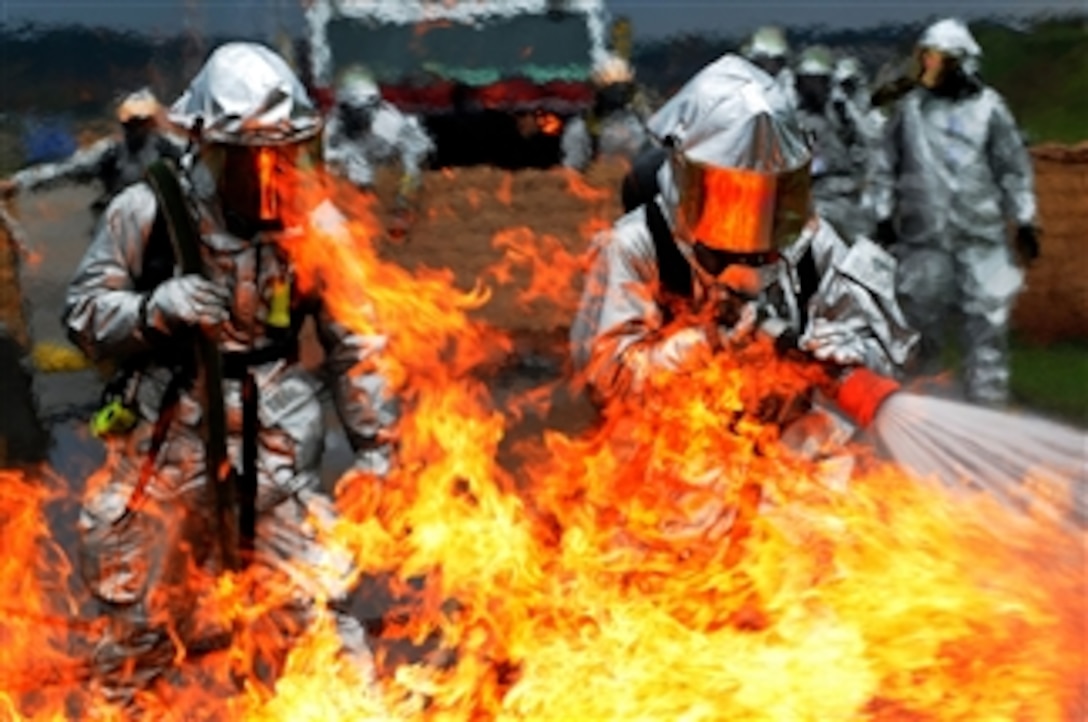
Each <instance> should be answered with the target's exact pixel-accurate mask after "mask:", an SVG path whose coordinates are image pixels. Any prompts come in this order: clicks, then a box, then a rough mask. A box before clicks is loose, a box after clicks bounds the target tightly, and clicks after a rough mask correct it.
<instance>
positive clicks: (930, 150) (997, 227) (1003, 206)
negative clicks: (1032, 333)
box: [872, 23, 1036, 404]
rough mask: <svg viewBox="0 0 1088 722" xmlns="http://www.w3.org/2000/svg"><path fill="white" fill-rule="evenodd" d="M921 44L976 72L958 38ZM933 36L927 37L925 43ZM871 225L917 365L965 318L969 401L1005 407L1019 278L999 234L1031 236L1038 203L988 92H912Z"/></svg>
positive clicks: (881, 162)
mask: <svg viewBox="0 0 1088 722" xmlns="http://www.w3.org/2000/svg"><path fill="white" fill-rule="evenodd" d="M934 27H935V28H937V29H938V30H946V31H950V32H948V33H946V34H943V37H936V38H932V39H930V40H927V41H926V42H927V44H934V45H937V46H939V47H938V48H937V49H939V50H941V49H943V51H946V52H948V53H950V54H953V55H955V56H962V63H963V65H964V66H965V69H968V68H970V67H971V66H973V65H974V64H977V58H978V52H977V51H978V46H977V45H975V43H974V39H973V38H971V36H970V34H969V32H968V31H967V29H966V27H964V26H962V25H958V27H957V24H948V23H943V24H940V25H935V26H934ZM931 35H932V33H931ZM872 193H873V200H872V205H873V207H874V209H875V211H876V214H877V218H878V220H885V219H887V220H890V221H893V222H894V226H895V230H896V236H897V241H896V246H895V252H896V255H897V256H898V258H899V274H898V280H897V288H898V293H899V297H900V301H901V303H902V305H903V310H904V311H905V312H906V314H907V318H908V319H909V320H910V322H911V324H912V325H914V326H915V327H916V328H917V329H918V330H919V331H921V332H922V356H923V361H924V362H926V364H927V366H926V367H925V368H924V370H927V371H930V370H935V366H936V364H938V363H939V361H940V356H941V348H942V346H943V340H944V334H945V326H946V322H947V320H948V318H949V316H950V315H951V314H953V313H958V314H960V315H961V316H962V326H961V335H962V342H963V351H964V360H963V371H964V377H965V378H964V381H965V387H966V389H965V390H966V393H967V396H968V398H970V399H972V400H975V401H979V402H983V403H992V404H1003V403H1005V402H1006V401H1007V399H1008V382H1009V361H1008V327H1009V318H1010V314H1011V311H1012V306H1013V303H1014V301H1015V299H1016V296H1017V294H1018V292H1019V291H1020V289H1021V287H1022V285H1023V277H1024V274H1023V271H1022V270H1021V269H1020V268H1019V267H1018V266H1017V265H1016V263H1015V262H1014V261H1013V258H1012V255H1011V252H1010V243H1009V236H1008V227H1007V225H1006V224H1007V223H1009V222H1010V221H1011V222H1014V223H1016V224H1018V225H1020V226H1031V225H1034V224H1035V222H1036V203H1035V195H1034V180H1033V171H1032V166H1031V159H1030V157H1029V155H1028V153H1027V150H1026V149H1025V147H1024V142H1023V139H1022V138H1021V136H1020V133H1019V131H1018V129H1017V126H1016V122H1015V120H1014V119H1013V116H1012V114H1011V113H1010V111H1009V109H1008V107H1007V106H1006V105H1005V102H1004V100H1003V99H1002V98H1001V96H1000V95H999V94H998V93H997V92H996V91H994V90H993V89H992V88H989V87H985V86H982V85H981V83H979V85H978V89H977V92H973V93H970V94H968V95H966V96H964V97H959V98H949V97H941V96H939V95H938V94H935V93H934V92H932V91H931V90H929V89H927V88H924V87H917V88H915V89H914V90H912V91H910V92H909V93H908V94H907V95H906V96H905V97H903V98H902V99H901V100H900V101H899V103H898V105H897V106H896V108H895V112H894V115H893V116H892V118H891V119H890V121H889V124H888V128H887V133H886V142H885V144H884V146H883V149H882V152H881V153H880V154H879V156H878V158H877V165H876V168H875V170H874V176H873V180H872Z"/></svg>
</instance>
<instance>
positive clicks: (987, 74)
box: [972, 18, 1088, 143]
mask: <svg viewBox="0 0 1088 722" xmlns="http://www.w3.org/2000/svg"><path fill="white" fill-rule="evenodd" d="M972 31H973V32H974V33H975V35H976V38H977V39H978V43H979V45H981V46H982V49H983V59H982V74H983V77H984V78H985V80H986V82H988V83H989V84H991V85H992V86H993V87H994V88H996V89H997V90H998V91H999V92H1000V93H1001V94H1002V95H1003V96H1004V97H1005V99H1006V100H1007V101H1008V103H1009V107H1010V108H1011V109H1012V112H1013V115H1015V116H1016V119H1017V121H1018V122H1019V124H1020V126H1021V127H1022V128H1023V129H1024V130H1025V131H1026V132H1027V134H1028V137H1029V139H1030V141H1031V142H1033V143H1038V142H1043V141H1057V142H1062V143H1075V142H1078V141H1082V140H1085V139H1088V21H1085V20H1084V19H1082V18H1066V19H1061V20H1049V21H1044V22H1040V23H1038V24H1037V25H1035V26H1034V27H1033V28H1032V29H1031V31H1030V32H1028V33H1024V32H1018V31H1016V30H1012V29H1010V28H1008V27H1005V26H1001V25H994V24H987V23H980V24H978V25H974V26H973V27H972Z"/></svg>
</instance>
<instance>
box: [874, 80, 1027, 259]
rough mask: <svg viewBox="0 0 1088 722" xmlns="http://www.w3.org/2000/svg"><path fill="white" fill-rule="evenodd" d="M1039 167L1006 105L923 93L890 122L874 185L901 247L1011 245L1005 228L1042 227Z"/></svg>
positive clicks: (877, 204) (878, 205)
mask: <svg viewBox="0 0 1088 722" xmlns="http://www.w3.org/2000/svg"><path fill="white" fill-rule="evenodd" d="M1033 184H1034V180H1033V172H1032V166H1031V160H1030V157H1029V156H1028V153H1027V150H1026V148H1025V147H1024V142H1023V139H1022V138H1021V136H1020V133H1019V131H1018V130H1017V127H1016V122H1015V120H1014V119H1013V117H1012V114H1011V113H1010V112H1009V109H1008V107H1007V106H1006V105H1005V102H1004V100H1002V98H1001V96H1000V95H998V93H997V92H995V91H994V90H993V89H991V88H983V89H982V90H981V91H980V92H978V93H976V94H975V95H972V96H970V97H968V98H965V99H959V100H951V99H947V98H942V97H938V96H936V95H934V94H932V93H931V92H929V91H928V90H926V89H924V88H916V89H915V90H913V91H911V92H910V93H909V94H908V95H906V96H905V97H904V98H903V99H902V100H901V101H900V103H899V105H898V106H897V108H896V111H895V113H894V114H893V116H892V117H891V119H890V120H889V122H888V127H887V131H886V138H885V143H884V144H883V147H882V150H881V152H880V153H879V154H878V156H877V158H876V162H875V167H874V170H873V178H872V180H871V183H870V185H871V193H872V200H871V204H872V207H873V209H874V211H875V213H876V215H877V218H878V219H887V218H894V219H895V221H896V223H897V227H898V228H897V230H898V234H899V238H900V240H901V241H904V242H907V243H913V244H927V245H928V244H933V245H936V246H940V247H945V246H947V244H948V243H949V242H950V239H951V237H952V236H954V235H964V236H967V237H969V238H978V239H980V240H988V241H989V242H991V243H1004V242H1005V238H1006V234H1005V223H1006V221H1007V220H1011V221H1013V222H1015V223H1018V224H1032V223H1034V222H1035V220H1036V205H1035V194H1034V190H1033Z"/></svg>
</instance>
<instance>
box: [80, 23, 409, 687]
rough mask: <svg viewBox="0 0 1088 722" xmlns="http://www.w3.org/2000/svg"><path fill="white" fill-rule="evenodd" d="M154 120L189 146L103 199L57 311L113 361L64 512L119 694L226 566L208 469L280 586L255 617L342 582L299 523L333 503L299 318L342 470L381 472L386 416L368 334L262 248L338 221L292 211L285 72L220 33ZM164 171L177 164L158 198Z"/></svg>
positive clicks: (167, 645)
mask: <svg viewBox="0 0 1088 722" xmlns="http://www.w3.org/2000/svg"><path fill="white" fill-rule="evenodd" d="M169 114H170V119H171V121H172V122H174V123H175V124H177V125H178V126H180V127H183V128H186V129H188V130H189V132H190V133H191V134H192V138H193V144H192V150H191V152H190V153H188V154H187V155H186V156H185V157H184V158H183V162H182V164H181V168H180V170H179V172H178V173H177V174H176V175H173V176H163V175H162V173H163V172H165V171H168V169H167V168H166V167H165V166H161V165H160V166H157V167H155V168H153V169H152V171H153V174H152V175H150V176H149V177H148V181H147V182H138V183H136V184H134V185H132V186H130V187H129V188H127V189H126V190H124V191H122V192H121V193H120V194H119V195H118V196H117V197H116V198H114V200H113V201H112V202H111V203H110V204H109V206H108V207H107V208H106V210H105V214H104V217H103V222H102V223H100V224H99V228H98V231H97V234H96V236H95V238H94V241H93V243H92V245H91V246H90V248H89V249H88V251H87V253H86V254H85V256H84V258H83V260H82V262H81V264H80V266H79V268H78V270H77V272H76V274H75V277H74V278H73V280H72V282H71V284H70V286H69V288H68V293H67V299H66V303H65V308H64V323H65V325H66V326H67V329H68V332H69V336H70V337H71V338H72V340H73V341H74V342H75V343H76V344H77V345H78V346H79V347H80V348H81V349H83V350H84V351H85V352H86V353H87V354H88V355H89V356H90V357H91V358H93V359H97V360H112V361H115V362H117V363H118V365H119V366H120V367H121V369H122V370H123V374H122V377H121V383H120V384H119V388H120V389H121V391H120V392H119V396H118V398H117V399H116V400H115V402H116V404H117V406H116V408H115V409H114V413H112V414H111V416H110V419H112V420H118V419H120V420H121V423H118V424H112V425H111V426H110V427H108V428H106V429H102V430H99V431H101V433H102V435H103V437H104V439H105V441H106V443H107V445H108V447H109V448H110V449H111V453H110V454H109V460H108V461H107V464H106V466H105V467H104V468H103V469H102V470H101V471H100V472H98V473H97V474H95V476H94V477H92V479H91V480H90V482H89V484H88V487H87V489H88V491H87V494H86V496H85V498H84V501H83V506H82V509H81V512H80V516H79V532H80V540H81V560H82V567H81V568H82V572H83V576H84V578H85V580H86V583H87V586H88V588H89V589H90V590H91V592H92V593H93V594H94V595H95V597H96V598H97V599H98V600H99V601H100V602H101V604H102V607H103V610H104V612H105V613H106V614H107V615H108V616H109V618H110V620H111V625H110V627H109V628H108V629H107V631H106V634H105V637H104V638H103V639H102V640H101V642H100V644H99V645H98V647H97V649H96V651H95V657H94V661H95V672H96V679H97V686H98V687H99V688H100V689H101V690H102V692H103V693H104V694H106V695H107V697H108V698H109V699H113V700H116V701H117V702H118V703H122V704H129V703H131V702H132V700H133V697H134V695H135V693H136V692H137V691H138V690H139V689H140V688H142V687H145V686H146V685H149V684H150V683H151V682H152V681H153V680H155V679H156V678H158V677H159V676H160V675H162V673H163V672H164V671H165V670H167V669H168V668H169V667H170V665H171V664H172V660H174V659H175V657H176V655H177V653H178V650H177V648H176V645H175V640H177V639H181V640H185V641H188V639H189V635H190V634H193V633H194V632H193V625H194V619H195V616H194V608H195V602H194V595H195V594H196V592H195V591H194V589H193V588H191V587H190V586H189V585H190V584H191V583H192V577H193V576H194V575H193V574H192V571H193V570H204V571H211V572H214V571H216V570H217V569H219V568H221V567H222V566H223V565H224V564H228V563H229V562H227V560H226V557H227V556H228V554H226V553H225V552H224V549H229V548H231V547H226V546H222V543H223V541H224V539H228V536H227V529H224V528H223V526H222V525H221V522H222V521H223V520H222V518H218V519H217V517H216V514H215V510H216V509H217V508H218V507H217V506H216V504H214V503H213V501H212V499H213V497H214V493H213V491H212V490H211V489H212V488H218V487H217V486H216V485H217V484H219V483H228V482H221V481H220V480H219V479H218V477H219V476H220V475H221V474H223V470H224V468H232V469H233V471H232V472H231V474H230V476H231V478H232V480H233V481H232V482H230V483H234V482H237V484H238V486H237V489H238V492H237V493H238V495H239V500H238V505H239V514H240V515H241V516H240V517H239V519H240V521H238V522H237V524H238V530H239V532H238V533H239V537H240V539H239V541H240V543H242V544H243V550H242V552H243V556H244V558H245V560H246V561H248V562H249V564H250V567H251V570H254V571H256V572H257V573H258V574H260V575H262V576H261V577H260V578H262V579H263V578H265V576H263V575H266V574H267V578H269V579H274V580H275V581H276V584H277V586H276V589H280V590H290V594H288V595H287V596H285V603H286V604H287V608H285V609H283V610H273V611H272V612H271V613H272V614H273V615H279V614H283V615H286V616H284V617H282V619H290V620H293V621H291V622H290V623H287V624H286V626H285V627H283V628H291V627H293V628H296V629H297V628H299V627H298V626H297V625H298V624H300V623H305V622H306V621H307V620H309V619H310V618H312V617H313V616H314V615H316V614H321V613H323V612H326V611H329V610H326V609H325V607H324V606H320V607H319V606H318V605H317V604H316V603H315V600H317V599H320V600H323V602H327V603H329V604H335V603H336V602H338V601H339V600H342V599H343V598H344V596H345V594H346V593H347V591H348V585H349V584H351V583H353V581H354V570H353V563H352V560H351V558H350V555H348V554H346V553H345V552H341V551H337V550H334V549H332V548H329V547H327V546H325V545H324V544H323V543H322V542H321V541H320V540H319V538H318V536H317V533H316V530H317V529H318V528H319V527H321V526H323V525H326V524H329V523H331V522H332V521H333V507H332V503H331V501H330V500H329V499H328V497H327V496H326V495H325V494H324V493H323V492H322V491H321V490H320V488H319V482H320V478H319V472H320V462H321V449H322V446H323V442H324V436H325V431H324V417H325V415H324V413H323V411H322V404H321V401H320V397H319V393H320V389H319V385H318V383H317V381H316V380H315V378H314V377H313V376H311V375H310V374H309V373H307V372H306V371H305V370H304V369H303V368H302V366H301V365H300V362H299V340H298V337H299V330H300V326H301V324H302V322H303V321H304V320H305V319H311V318H312V319H313V320H314V322H315V323H316V326H317V329H318V336H319V338H320V339H321V342H322V344H323V346H324V349H325V364H326V371H327V372H328V375H327V378H328V379H329V382H330V383H331V384H332V386H333V388H332V391H333V393H332V397H333V400H334V401H335V403H336V405H337V407H338V411H339V415H340V418H341V420H342V423H343V425H344V427H345V430H346V432H347V436H348V439H349V441H350V442H351V445H352V447H353V449H354V450H355V464H356V468H358V469H360V470H361V471H364V472H367V473H369V474H371V475H373V476H375V477H380V476H382V475H383V474H385V473H387V471H388V469H389V467H390V464H391V463H392V456H391V454H392V452H391V448H390V434H391V432H390V429H391V427H392V425H393V424H394V423H395V420H396V405H395V400H394V399H393V398H391V396H390V392H389V390H388V388H387V386H386V383H385V381H384V379H383V377H382V375H381V374H380V373H379V371H378V369H377V363H378V358H379V356H380V354H381V350H382V348H383V345H384V339H383V337H382V336H380V335H373V336H362V335H358V334H356V333H353V332H351V331H349V330H348V329H347V328H345V327H344V326H343V325H341V324H339V323H338V322H337V321H336V320H335V319H334V318H332V317H331V316H330V312H329V309H328V307H327V305H326V304H325V302H324V299H323V297H322V295H321V290H320V289H321V284H320V283H316V284H313V286H312V287H310V288H305V289H304V288H300V287H299V284H298V283H297V282H296V280H295V267H294V265H293V263H292V261H291V258H290V257H289V255H288V251H287V249H286V248H285V247H283V246H281V245H280V243H279V241H280V239H282V238H286V237H297V236H298V234H300V233H305V232H306V228H307V227H311V228H315V229H320V232H321V237H322V239H323V240H324V239H327V240H326V242H335V241H336V240H337V238H338V234H339V233H341V232H345V233H346V228H345V227H344V226H343V224H344V221H343V218H342V216H340V215H339V213H338V212H337V210H336V209H335V208H334V207H333V206H332V205H331V204H329V203H328V202H327V201H326V202H320V203H318V205H317V206H316V207H300V203H301V201H300V197H301V196H300V195H299V194H297V193H295V192H293V191H294V190H295V187H296V186H295V185H294V184H297V183H298V182H300V181H302V180H304V178H303V177H300V176H299V174H305V173H306V172H307V169H309V168H313V167H314V166H315V164H316V163H319V162H320V157H319V155H320V133H321V130H322V118H321V116H320V114H319V113H318V111H317V109H316V108H315V107H314V105H313V104H312V102H311V100H310V98H309V97H308V96H307V94H306V91H305V89H304V88H303V86H302V84H301V83H300V82H299V80H298V79H297V78H296V77H295V75H294V73H293V72H292V71H291V69H290V68H289V67H288V66H287V64H286V63H285V62H284V61H283V59H282V58H281V57H280V56H278V55H276V54H275V53H274V52H273V51H271V50H269V49H268V48H266V47H264V46H262V45H259V44H255V43H241V42H236V43H227V44H224V45H222V46H220V47H218V48H217V49H216V50H215V51H214V52H212V54H211V55H210V56H209V57H208V59H207V61H206V63H205V64H204V66H203V67H202V69H201V70H200V71H199V72H198V74H197V75H196V76H195V77H194V78H193V80H192V82H191V83H190V85H189V87H188V89H187V90H186V91H185V92H184V93H183V94H182V95H181V97H180V98H178V100H177V101H176V102H175V103H174V104H173V106H172V107H171V108H170V111H169ZM164 177H173V178H178V180H179V185H175V186H174V188H175V191H174V193H173V195H171V194H170V192H169V187H170V186H169V184H164V182H163V178H164ZM171 208H172V209H173V211H174V214H173V216H171ZM179 209H180V210H179ZM179 213H180V215H181V216H186V215H187V216H188V217H189V218H190V220H191V221H192V223H191V225H190V226H188V227H189V228H191V229H192V232H191V233H189V234H188V236H187V237H188V238H189V241H190V242H189V244H188V248H189V249H190V253H189V255H190V257H191V256H192V255H193V254H196V255H197V256H198V263H202V265H203V267H204V272H203V273H192V272H186V271H183V270H182V269H181V268H180V267H179V260H180V259H184V258H185V257H186V251H185V250H184V244H183V241H182V240H179V239H180V238H183V237H185V236H186V234H185V233H183V230H184V228H185V226H184V224H183V223H179V215H178V214H179ZM172 241H173V243H172ZM178 254H180V258H179V255H178ZM187 271H191V268H188V269H187ZM202 339H209V340H208V341H203V340H202ZM209 343H210V344H212V345H213V346H214V348H215V349H217V351H216V353H217V354H218V355H219V356H220V358H221V365H222V384H216V383H214V382H213V381H212V380H211V379H214V378H216V377H215V375H214V374H213V370H214V369H213V368H212V366H210V365H208V364H206V363H201V362H199V361H198V360H194V356H195V354H194V347H196V348H207V344H209ZM200 379H203V380H204V382H205V383H204V384H203V385H201V382H200ZM216 409H219V410H220V411H221V412H222V413H221V414H220V415H218V416H217V415H216ZM97 421H98V419H97V417H96V423H97ZM217 424H218V426H219V428H220V429H221V431H222V437H225V438H219V439H218V441H219V442H220V443H221V444H222V445H223V446H224V447H225V450H226V451H225V459H224V462H223V463H224V466H217V468H216V469H213V470H209V469H208V468H206V467H207V465H209V464H212V461H211V460H210V459H211V457H212V452H211V451H210V450H209V449H210V448H211V445H210V444H211V442H209V438H210V437H209V436H208V435H209V434H214V429H215V428H216V425H217ZM205 429H206V430H208V431H207V434H205V433H204V431H202V430H205ZM213 441H214V439H213ZM212 472H214V474H215V477H216V478H215V480H213V481H212V482H211V483H209V474H210V473H212ZM243 491H245V493H243ZM247 494H248V496H247ZM247 514H248V521H247ZM216 549H219V551H220V554H219V555H218V556H219V558H218V559H217V555H216V554H215V553H214V550H216ZM278 585H283V586H278ZM288 601H289V603H288ZM330 613H332V614H333V615H334V618H335V621H336V624H337V627H338V629H339V630H340V631H341V638H342V640H343V644H344V650H345V652H346V653H347V654H348V655H349V658H350V659H353V660H355V661H356V662H357V663H358V665H359V670H360V673H361V674H363V675H369V674H370V673H371V671H372V669H371V666H370V654H369V651H368V649H367V645H366V641H365V638H364V635H363V632H362V628H361V626H360V625H359V624H358V623H357V622H356V621H355V620H354V619H352V618H349V617H347V616H345V615H344V614H340V613H336V612H332V611H330Z"/></svg>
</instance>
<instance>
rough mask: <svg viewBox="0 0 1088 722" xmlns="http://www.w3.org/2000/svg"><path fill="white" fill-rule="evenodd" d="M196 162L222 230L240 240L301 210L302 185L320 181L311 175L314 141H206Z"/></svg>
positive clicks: (317, 148) (277, 226)
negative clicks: (210, 184)
mask: <svg viewBox="0 0 1088 722" xmlns="http://www.w3.org/2000/svg"><path fill="white" fill-rule="evenodd" d="M201 160H202V162H203V164H204V166H205V167H206V168H207V170H208V172H209V173H210V174H211V176H212V178H213V179H214V181H215V188H216V196H217V198H218V199H219V204H220V207H221V208H222V211H223V217H224V220H225V221H226V223H227V230H229V231H230V232H231V233H233V234H234V235H236V236H238V237H240V238H249V237H251V236H252V235H254V234H255V233H258V232H260V231H278V230H282V229H283V228H284V227H285V225H286V222H287V220H288V219H290V218H293V217H298V215H299V213H300V212H301V210H302V209H298V208H295V207H294V206H293V205H292V201H293V199H295V198H298V197H306V196H308V195H309V193H305V192H300V191H302V190H303V189H302V188H301V184H303V183H316V182H320V181H319V180H318V178H317V176H316V175H315V174H313V173H311V172H310V171H312V170H313V169H314V168H315V167H317V165H318V164H319V163H320V162H321V142H320V138H319V137H314V138H311V139H308V140H306V141H304V142H298V143H290V144H283V145H237V144H228V143H210V144H207V145H206V146H204V148H203V149H202V151H201Z"/></svg>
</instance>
